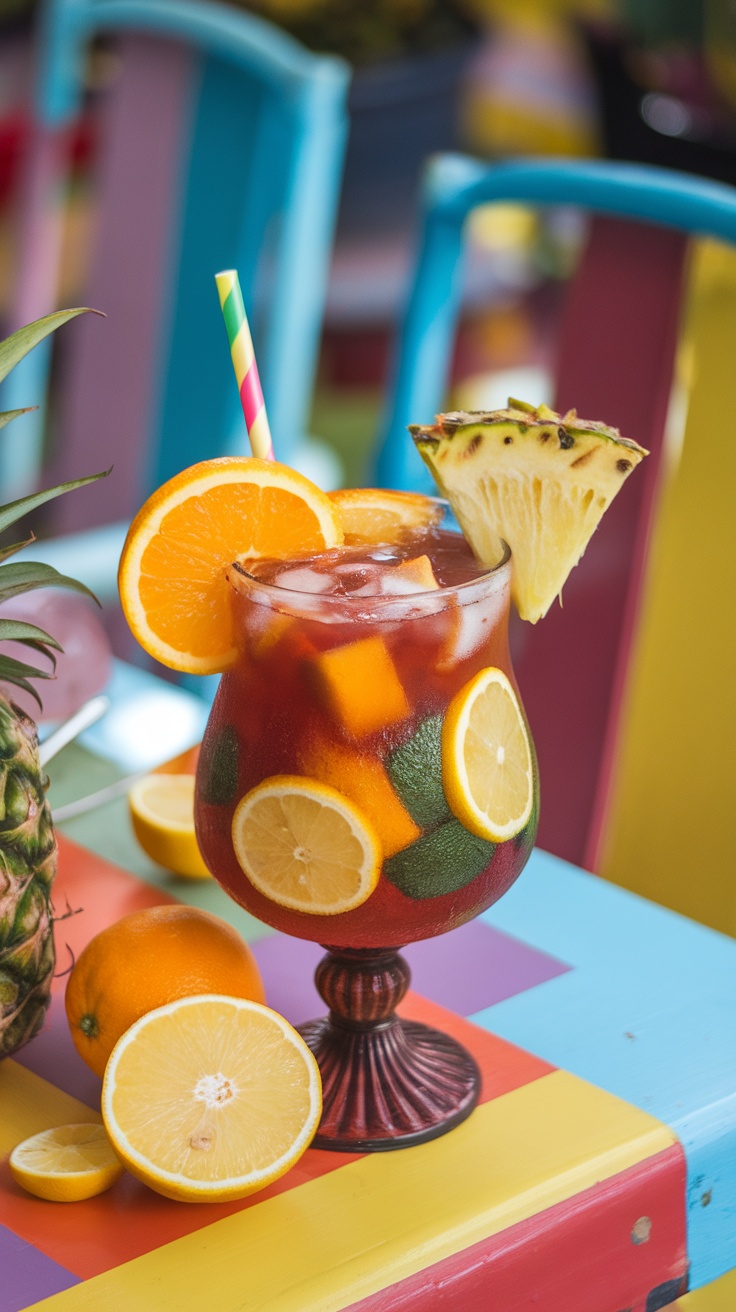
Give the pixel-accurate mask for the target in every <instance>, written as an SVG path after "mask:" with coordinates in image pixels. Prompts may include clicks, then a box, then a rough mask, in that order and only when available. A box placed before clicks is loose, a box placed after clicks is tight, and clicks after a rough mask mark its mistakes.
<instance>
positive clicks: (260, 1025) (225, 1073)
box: [102, 994, 322, 1202]
mask: <svg viewBox="0 0 736 1312" xmlns="http://www.w3.org/2000/svg"><path fill="white" fill-rule="evenodd" d="M321 1111H322V1085H321V1079H320V1074H319V1067H318V1066H317V1063H316V1061H315V1059H314V1057H313V1056H312V1053H311V1052H310V1051H309V1048H308V1047H307V1045H306V1043H305V1042H304V1040H303V1039H302V1038H301V1036H300V1035H299V1034H297V1032H296V1030H295V1029H293V1028H292V1026H291V1025H290V1024H289V1023H288V1021H286V1020H284V1017H283V1016H280V1015H279V1014H278V1013H277V1012H275V1011H272V1010H271V1009H270V1008H269V1007H264V1006H263V1005H262V1004H261V1003H258V1002H249V1001H246V1000H245V999H243V998H230V997H226V996H225V995H224V994H203V995H199V996H195V997H189V998H180V999H178V1000H177V1001H176V1002H170V1003H168V1004H167V1005H166V1006H164V1007H158V1008H156V1010H155V1011H150V1012H148V1013H147V1014H146V1015H145V1016H142V1017H141V1018H140V1020H138V1021H136V1023H135V1024H134V1025H132V1026H131V1028H130V1029H129V1030H127V1031H126V1033H125V1034H124V1035H123V1036H122V1038H121V1039H119V1040H118V1042H117V1044H116V1046H115V1048H114V1049H113V1052H112V1056H111V1058H110V1061H109V1062H108V1065H107V1069H106V1071H105V1080H104V1084H103V1087H102V1116H103V1120H104V1122H105V1126H106V1128H107V1132H108V1134H109V1136H110V1139H111V1141H112V1143H113V1145H114V1148H115V1151H116V1152H117V1154H118V1156H119V1157H120V1158H121V1159H122V1161H124V1162H125V1165H126V1166H127V1167H128V1170H129V1171H130V1172H131V1173H132V1174H133V1175H135V1176H137V1178H138V1179H139V1180H142V1181H143V1182H144V1183H145V1184H147V1185H149V1186H150V1188H152V1189H154V1190H156V1192H157V1193H160V1194H163V1195H164V1196H165V1197H167V1198H174V1199H179V1200H181V1201H184V1202H225V1201H227V1200H228V1199H235V1198H245V1197H246V1196H247V1195H248V1194H251V1193H255V1192H256V1191H257V1190H259V1189H263V1188H264V1187H265V1186H266V1185H267V1184H271V1183H272V1182H273V1181H274V1180H277V1179H279V1177H280V1176H282V1175H284V1174H285V1173H286V1171H288V1170H289V1169H290V1167H292V1166H293V1165H294V1163H295V1162H297V1161H298V1160H299V1158H300V1157H301V1155H302V1153H303V1152H304V1151H305V1150H306V1149H307V1148H308V1147H309V1144H310V1143H311V1141H312V1138H313V1137H314V1134H315V1131H316V1129H317V1125H318V1124H319V1119H320V1115H321Z"/></svg>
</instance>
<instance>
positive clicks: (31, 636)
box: [0, 617, 64, 651]
mask: <svg viewBox="0 0 736 1312" xmlns="http://www.w3.org/2000/svg"><path fill="white" fill-rule="evenodd" d="M0 642H25V643H28V644H29V645H31V646H34V647H38V648H41V647H55V648H56V650H57V651H63V650H64V648H63V647H62V646H61V645H60V643H58V642H57V641H56V638H52V637H51V634H50V633H44V630H43V629H39V628H37V626H36V625H35V624H27V623H26V621H25V620H6V619H5V618H2V617H0Z"/></svg>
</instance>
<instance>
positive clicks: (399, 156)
mask: <svg viewBox="0 0 736 1312" xmlns="http://www.w3.org/2000/svg"><path fill="white" fill-rule="evenodd" d="M204 3H205V4H206V0H204ZM142 7H143V8H145V6H142ZM233 7H234V8H238V9H240V10H245V11H247V12H248V13H251V14H255V15H258V16H259V17H261V18H263V19H265V20H266V21H267V22H268V23H269V24H272V25H274V26H275V27H276V28H278V29H279V30H281V31H283V32H285V33H288V34H289V35H290V36H292V37H294V38H295V39H296V41H297V42H299V43H300V44H302V45H303V46H305V47H306V48H307V49H309V50H311V51H315V52H319V53H331V54H334V55H337V56H339V57H341V58H342V59H344V60H345V61H347V63H348V64H349V66H350V71H351V80H350V85H349V89H348V91H347V113H348V119H349V135H348V140H347V149H346V154H345V159H344V172H343V175H342V183H341V187H340V196H339V206H338V212H337V224H336V233H335V241H334V249H333V251H332V254H331V267H330V273H329V283H328V287H327V294H326V304H325V307H324V321H323V331H322V334H321V347H320V355H319V369H318V374H317V377H316V386H315V387H314V391H313V397H312V409H311V415H310V422H309V428H310V430H311V431H312V432H313V433H314V434H316V435H318V436H320V437H322V438H323V439H325V440H326V442H327V443H328V444H329V446H330V448H331V449H333V450H334V451H335V452H337V454H338V455H339V460H340V467H339V469H337V468H334V469H333V470H332V471H328V472H332V474H333V477H334V478H339V479H340V480H341V481H346V482H347V483H349V484H350V483H356V482H361V481H365V475H366V470H367V468H368V467H369V462H370V456H371V451H372V445H373V442H374V440H375V433H376V428H377V424H378V421H379V415H380V409H381V404H382V397H383V395H384V389H385V386H386V382H387V377H388V370H389V359H390V342H391V337H392V333H393V331H394V330H395V326H396V322H397V318H398V315H399V314H400V311H401V308H402V304H403V294H404V288H405V284H406V279H407V276H408V271H409V269H410V266H411V259H412V241H413V238H414V235H415V231H414V230H415V220H416V213H417V196H418V188H419V180H420V175H421V170H422V166H423V164H424V162H425V160H426V158H427V157H428V156H429V155H431V154H432V153H434V152H437V151H446V150H464V151H468V152H470V153H472V154H473V155H476V156H480V157H482V158H485V159H501V158H505V157H510V156H518V155H535V156H539V155H554V156H560V155H563V156H603V157H607V158H611V159H625V160H640V161H645V162H647V163H655V164H661V165H665V166H668V167H674V168H680V169H685V170H689V171H693V172H696V173H700V174H704V175H706V176H710V177H713V178H719V179H723V180H725V181H728V182H732V181H733V180H734V177H735V176H736V151H735V149H734V147H735V145H736V105H735V103H734V98H735V97H736V18H734V16H733V13H732V7H731V6H730V5H729V4H728V3H727V0H248V3H246V0H238V4H237V5H235V4H234V5H233ZM52 8H53V7H52ZM42 20H43V0H2V2H1V3H0V314H2V316H3V319H4V321H5V322H6V324H9V323H10V322H11V321H12V318H13V306H14V294H16V296H17V287H14V275H15V274H16V273H17V270H18V260H19V251H18V245H19V241H20V240H21V234H19V232H18V214H17V206H18V196H19V192H20V191H21V189H22V184H23V169H24V159H25V155H26V151H27V148H28V145H29V141H30V139H31V137H32V134H33V130H34V102H33V87H34V79H35V85H36V86H37V85H38V67H37V59H36V60H35V62H34V32H36V33H37V29H38V26H39V21H42ZM35 50H36V54H37V51H38V43H37V41H36V45H35ZM121 73H122V61H121V58H120V56H119V54H118V53H117V52H116V40H115V38H114V36H110V35H107V34H105V33H102V34H100V35H95V34H93V37H92V39H91V40H90V42H89V44H88V47H87V51H86V64H85V68H84V70H83V71H82V72H81V73H80V78H81V82H82V90H83V94H82V97H81V101H80V103H79V105H78V112H77V113H76V115H75V117H74V121H73V124H72V125H71V127H70V139H69V142H68V149H69V156H68V173H67V175H66V176H65V177H64V180H63V185H64V231H63V234H62V237H61V240H62V242H63V249H62V252H61V258H60V264H59V273H58V285H57V287H56V289H55V293H54V298H55V302H56V303H57V304H58V305H66V304H77V303H79V302H80V301H85V302H86V294H87V292H88V286H89V272H90V263H91V261H92V260H93V258H94V229H95V221H96V205H97V203H98V201H99V191H98V183H99V166H100V159H99V155H100V151H101V150H103V149H104V142H105V115H106V112H107V111H108V110H109V102H110V98H111V96H112V95H113V94H114V89H115V83H116V80H117V79H119V78H120V76H121ZM180 108H181V106H180ZM147 130H148V131H149V132H150V133H152V134H153V133H155V132H156V122H155V119H154V120H152V121H150V122H149V124H148V129H147ZM163 130H165V128H164V127H162V131H163ZM213 203H216V202H215V201H214V200H213ZM581 240H582V230H581V224H580V222H579V220H578V218H577V216H576V215H575V214H574V213H559V212H555V211H553V212H548V213H546V214H539V213H537V214H534V213H533V212H531V211H528V210H522V209H520V208H517V207H510V206H509V207H504V206H498V207H495V208H494V209H493V210H489V211H488V212H487V213H480V214H478V215H477V216H476V218H475V219H474V221H473V233H472V251H471V257H470V261H469V271H468V274H467V307H466V312H465V314H464V316H463V323H462V328H461V331H460V334H459V339H458V343H457V350H456V358H455V363H454V368H453V397H452V400H453V403H455V404H465V405H486V404H496V403H497V402H498V400H499V398H500V399H504V397H505V395H506V390H507V382H506V378H507V376H508V374H509V371H511V374H512V378H513V379H515V380H516V381H514V389H515V390H516V391H521V392H523V393H524V395H529V397H530V399H532V400H541V399H547V398H548V395H549V392H550V386H549V382H548V376H549V371H550V360H551V353H552V352H553V351H554V342H555V320H556V316H557V313H558V309H559V305H560V301H561V288H562V286H563V284H564V280H565V278H566V277H567V276H568V275H569V272H570V270H571V268H572V266H573V264H574V261H575V258H576V252H577V251H578V249H579V247H580V243H581ZM100 308H103V309H105V308H106V307H105V306H101V307H100ZM108 313H109V310H108ZM218 326H219V325H218ZM73 335H74V330H69V333H68V338H70V337H72V336H73ZM70 349H71V348H70ZM58 350H59V353H61V354H63V351H64V346H63V345H60V346H59V348H58ZM53 413H54V411H53V404H52V405H51V407H50V414H51V417H52V418H53ZM422 418H424V417H422ZM44 441H45V445H46V450H47V453H48V452H49V451H50V450H51V451H52V450H53V444H54V432H53V423H51V424H50V425H47V431H46V433H45V437H44ZM92 500H93V495H92V494H88V497H87V501H88V504H89V503H91V502H92ZM76 508H77V515H78V516H80V517H82V522H84V515H83V511H82V508H81V502H80V501H78V502H77V507H76ZM67 513H68V514H70V515H73V514H74V508H73V507H71V506H70V508H69V510H68V512H67ZM72 526H73V525H72V524H70V523H65V524H64V526H63V527H64V529H65V530H68V529H69V528H71V527H72Z"/></svg>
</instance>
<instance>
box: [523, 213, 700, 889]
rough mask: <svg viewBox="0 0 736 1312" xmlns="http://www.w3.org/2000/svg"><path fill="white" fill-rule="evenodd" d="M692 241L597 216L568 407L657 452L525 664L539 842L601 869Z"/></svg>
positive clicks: (579, 305)
mask: <svg viewBox="0 0 736 1312" xmlns="http://www.w3.org/2000/svg"><path fill="white" fill-rule="evenodd" d="M687 247H688V238H687V236H686V235H685V234H682V233H679V232H677V231H675V230H672V229H664V228H659V227H653V226H650V225H648V224H638V223H633V222H631V221H629V220H626V219H618V218H611V217H604V216H595V217H594V218H593V219H592V221H591V229H590V234H589V240H588V244H587V248H586V250H585V252H584V255H583V257H582V260H581V263H580V266H579V268H578V271H577V274H576V276H575V278H574V280H573V283H572V285H571V287H570V289H569V294H568V298H567V303H566V308H565V314H564V321H563V325H562V332H561V338H560V353H559V362H558V370H557V397H556V402H555V405H556V408H557V409H559V410H561V411H563V412H564V411H565V410H566V409H568V407H570V406H575V407H576V408H577V410H578V414H580V415H581V416H583V417H584V418H586V419H602V420H605V422H606V423H611V424H616V425H618V426H619V427H620V429H621V431H622V433H623V434H624V435H625V436H627V437H632V438H634V439H635V440H636V441H638V442H640V443H641V444H642V445H643V446H645V447H647V449H648V450H649V451H650V453H651V454H650V456H649V458H648V459H647V460H646V461H645V462H644V464H643V465H642V466H641V468H640V470H639V472H638V473H637V476H636V478H632V479H631V480H630V482H629V483H627V486H626V489H625V491H624V493H623V494H622V495H621V496H620V497H618V498H617V499H616V501H615V502H614V504H613V506H612V507H611V509H610V510H609V511H607V512H606V516H605V518H604V520H603V522H602V524H601V526H600V528H599V529H598V531H597V532H596V534H595V535H594V537H593V539H592V541H591V543H590V545H589V547H588V549H587V551H586V554H585V560H584V563H583V565H582V566H581V567H580V568H579V569H577V570H575V571H573V573H572V575H571V576H570V579H569V581H568V583H567V584H566V586H565V591H564V597H563V602H564V604H563V606H562V608H560V607H559V606H554V607H553V608H552V610H551V611H550V612H549V614H548V615H547V617H546V618H545V620H544V622H543V623H542V624H540V625H539V626H538V628H534V629H528V628H527V626H524V627H525V629H526V630H527V631H526V632H524V633H523V635H521V637H522V646H521V649H520V652H519V656H518V658H517V660H516V672H517V676H518V678H519V683H520V686H521V690H522V695H523V697H524V702H525V705H526V709H527V713H528V715H529V719H530V722H531V724H532V725H533V730H534V739H535V743H536V746H537V751H538V754H539V761H540V773H541V777H542V779H543V781H544V789H543V802H542V816H541V823H540V830H539V843H540V845H541V846H542V847H544V848H546V849H547V850H549V851H552V852H554V853H555V854H556V855H558V856H563V857H565V858H566V859H567V860H570V861H573V862H575V863H576V864H578V865H583V864H585V863H586V861H587V862H588V863H589V864H590V863H592V861H593V859H594V858H593V854H594V853H595V852H596V850H597V831H598V829H599V827H600V824H601V823H602V818H603V815H604V814H605V810H606V804H607V794H608V787H609V779H610V773H611V769H612V762H613V758H614V755H615V747H616V741H617V733H618V724H619V719H620V710H621V697H622V695H623V689H624V685H625V679H626V673H627V670H628V664H629V658H630V653H631V643H632V638H633V631H634V625H635V619H636V613H637V609H638V601H639V596H640V591H641V584H642V578H643V572H644V565H645V559H646V551H647V541H648V534H649V525H650V521H651V512H652V506H653V501H654V497H655V495H656V488H657V484H658V479H659V470H660V462H661V457H662V449H663V436H664V429H665V422H666V417H667V410H668V405H669V398H670V391H671V384H672V374H673V367H674V354H675V347H676V343H677V329H678V322H679V311H680V302H681V296H682V287H683V276H684V268H685V260H686V253H687ZM592 831H593V832H592Z"/></svg>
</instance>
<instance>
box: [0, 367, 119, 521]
mask: <svg viewBox="0 0 736 1312" xmlns="http://www.w3.org/2000/svg"><path fill="white" fill-rule="evenodd" d="M1 346H2V344H1V343H0V348H1ZM109 473H110V470H109V469H103V470H102V473H100V474H88V475H87V477H86V478H73V479H72V480H71V482H69V483H58V484H57V486H56V487H47V488H46V489H45V491H43V492H32V493H31V494H30V496H27V497H19V498H18V500H17V501H8V502H7V504H6V505H4V506H0V533H2V531H3V529H6V528H9V527H10V525H11V524H15V522H16V520H18V519H22V518H23V516H24V515H27V514H28V512H29V511H31V510H35V509H36V507H37V506H42V505H43V504H44V502H46V501H53V499H54V497H61V496H63V495H64V493H65V492H73V491H74V489H75V488H77V487H84V486H85V485H86V484H87V483H96V482H97V480H98V478H107V476H108V474H109Z"/></svg>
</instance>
